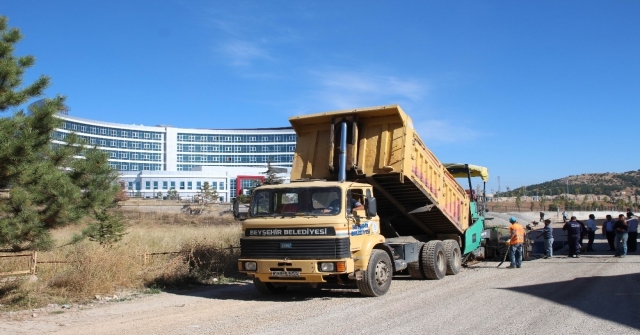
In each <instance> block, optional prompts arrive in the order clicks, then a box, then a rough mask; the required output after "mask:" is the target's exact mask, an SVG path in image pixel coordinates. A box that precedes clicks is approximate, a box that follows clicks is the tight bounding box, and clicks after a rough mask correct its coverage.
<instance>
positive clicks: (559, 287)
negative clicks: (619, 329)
mask: <svg viewBox="0 0 640 335" xmlns="http://www.w3.org/2000/svg"><path fill="white" fill-rule="evenodd" d="M639 283H640V273H632V274H625V275H617V276H595V277H578V278H575V279H573V280H569V281H562V282H555V283H545V284H536V285H527V286H514V287H508V288H501V290H509V291H514V292H519V293H523V294H529V295H531V296H535V297H537V298H543V299H547V300H550V301H552V302H554V303H556V304H561V305H565V306H567V307H571V308H575V309H577V310H580V311H582V312H584V313H587V314H590V315H592V316H594V317H598V318H601V319H605V320H609V321H612V322H616V323H619V324H622V325H626V326H629V327H633V328H636V329H640V318H639V317H638V316H637V308H638V305H640V292H638V291H637V289H636V288H637V287H638V284H639Z"/></svg>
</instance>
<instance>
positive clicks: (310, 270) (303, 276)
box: [238, 258, 354, 283]
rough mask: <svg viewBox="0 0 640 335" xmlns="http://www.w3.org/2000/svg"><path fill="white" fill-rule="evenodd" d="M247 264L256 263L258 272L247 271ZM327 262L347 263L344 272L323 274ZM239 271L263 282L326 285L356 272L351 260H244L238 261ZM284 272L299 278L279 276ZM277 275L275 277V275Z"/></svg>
mask: <svg viewBox="0 0 640 335" xmlns="http://www.w3.org/2000/svg"><path fill="white" fill-rule="evenodd" d="M245 262H256V263H257V265H258V267H257V269H256V271H247V270H245V269H244V263H245ZM326 262H334V263H337V262H345V270H344V271H333V272H321V271H320V270H319V264H320V263H326ZM238 270H239V271H240V272H242V273H246V274H247V275H250V276H253V277H255V278H258V279H260V281H262V282H274V283H326V282H327V280H326V278H327V277H335V276H339V275H342V274H348V273H353V272H354V263H353V259H351V258H342V259H321V260H315V259H314V260H281V259H250V258H243V259H240V260H238ZM282 272H286V273H296V272H298V273H299V275H298V276H282V275H278V274H281V273H282ZM274 274H275V275H274Z"/></svg>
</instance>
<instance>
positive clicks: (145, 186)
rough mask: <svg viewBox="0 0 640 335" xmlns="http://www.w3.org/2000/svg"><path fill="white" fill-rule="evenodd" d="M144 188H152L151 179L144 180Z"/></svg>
mask: <svg viewBox="0 0 640 335" xmlns="http://www.w3.org/2000/svg"><path fill="white" fill-rule="evenodd" d="M144 189H145V190H150V189H151V182H150V181H145V182H144Z"/></svg>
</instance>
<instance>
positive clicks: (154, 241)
mask: <svg viewBox="0 0 640 335" xmlns="http://www.w3.org/2000/svg"><path fill="white" fill-rule="evenodd" d="M125 215H126V217H127V221H128V223H129V228H128V234H127V235H125V236H124V238H123V240H122V241H121V242H119V243H118V244H116V245H114V246H112V247H111V248H104V247H101V246H100V245H98V244H97V243H95V242H90V241H83V242H80V243H77V244H68V243H69V242H70V241H71V240H72V239H73V236H74V235H75V234H78V233H79V231H80V227H67V228H64V229H59V230H56V231H54V232H53V236H54V238H55V240H56V242H57V245H59V246H60V247H58V248H56V249H54V250H53V251H50V252H39V253H38V268H37V280H36V281H28V280H25V279H28V277H24V276H23V277H19V278H18V279H17V280H15V281H8V282H6V283H4V284H0V304H2V305H3V306H2V307H0V310H2V309H16V308H34V307H38V306H42V305H46V304H48V303H66V302H83V301H87V300H90V299H92V298H93V297H94V296H95V295H103V296H104V295H110V294H114V293H117V292H122V291H136V290H141V289H144V288H145V287H154V288H166V287H180V286H184V285H192V284H206V283H211V282H213V280H212V278H214V277H233V276H235V275H237V272H236V269H235V268H236V264H237V258H238V251H237V249H231V250H230V249H228V247H229V246H230V245H231V246H238V245H239V238H240V235H241V229H240V224H239V223H238V222H235V221H233V218H230V217H228V216H223V217H220V216H217V215H216V216H189V215H186V214H158V213H135V212H128V213H125ZM157 253H164V254H157ZM145 254H147V256H146V257H145V256H144V255H145ZM47 262H51V263H47ZM59 262H64V263H59ZM28 268H29V267H28V259H26V258H25V259H14V258H0V272H7V271H16V269H18V270H25V269H28ZM0 279H1V278H0Z"/></svg>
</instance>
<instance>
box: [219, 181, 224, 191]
mask: <svg viewBox="0 0 640 335" xmlns="http://www.w3.org/2000/svg"><path fill="white" fill-rule="evenodd" d="M219 189H220V190H224V182H223V181H221V182H220V188H219Z"/></svg>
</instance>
